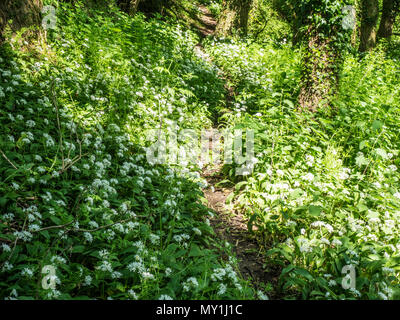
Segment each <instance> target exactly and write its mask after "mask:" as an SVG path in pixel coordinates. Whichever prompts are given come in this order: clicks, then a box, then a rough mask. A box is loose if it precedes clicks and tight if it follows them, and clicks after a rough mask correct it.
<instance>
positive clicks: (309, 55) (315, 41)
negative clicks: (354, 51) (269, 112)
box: [298, 27, 340, 112]
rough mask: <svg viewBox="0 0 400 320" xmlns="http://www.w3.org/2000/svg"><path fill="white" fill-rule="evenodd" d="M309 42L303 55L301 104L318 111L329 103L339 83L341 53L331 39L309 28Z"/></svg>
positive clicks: (302, 107) (304, 107) (307, 35)
mask: <svg viewBox="0 0 400 320" xmlns="http://www.w3.org/2000/svg"><path fill="white" fill-rule="evenodd" d="M306 37H307V38H308V43H307V47H306V52H305V55H304V57H303V66H302V74H301V83H302V88H301V90H300V94H299V98H298V99H299V104H300V108H301V109H302V110H309V111H312V112H315V111H317V110H318V109H319V108H320V107H323V106H325V105H329V104H330V102H331V98H332V97H333V96H334V94H335V93H336V92H337V88H338V85H339V71H338V66H339V64H340V61H339V60H340V54H339V53H338V52H337V50H335V48H333V47H332V45H331V42H330V40H329V39H321V38H320V37H319V35H318V33H317V32H315V31H313V30H312V27H310V28H309V30H308V32H307V34H306Z"/></svg>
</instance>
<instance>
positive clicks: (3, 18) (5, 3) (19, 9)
mask: <svg viewBox="0 0 400 320" xmlns="http://www.w3.org/2000/svg"><path fill="white" fill-rule="evenodd" d="M41 10H42V1H41V0H0V38H1V36H2V35H3V32H4V29H5V27H6V26H7V25H8V22H9V20H12V23H11V24H10V27H11V30H12V31H17V30H19V29H21V28H23V27H30V26H33V25H37V26H39V25H40V23H41V14H40V12H41Z"/></svg>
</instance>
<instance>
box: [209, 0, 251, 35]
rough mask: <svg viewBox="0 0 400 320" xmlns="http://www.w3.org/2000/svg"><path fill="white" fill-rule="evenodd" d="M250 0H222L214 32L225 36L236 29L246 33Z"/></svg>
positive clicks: (240, 32)
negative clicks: (219, 15)
mask: <svg viewBox="0 0 400 320" xmlns="http://www.w3.org/2000/svg"><path fill="white" fill-rule="evenodd" d="M252 2H253V1H252V0H224V2H223V12H222V14H221V18H220V19H219V21H218V24H217V28H216V34H219V35H224V36H225V35H229V34H232V33H233V32H234V30H237V31H238V32H239V34H241V35H247V28H248V21H249V13H250V9H251V5H252Z"/></svg>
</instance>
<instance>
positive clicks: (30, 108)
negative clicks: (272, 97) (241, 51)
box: [0, 2, 253, 299]
mask: <svg viewBox="0 0 400 320" xmlns="http://www.w3.org/2000/svg"><path fill="white" fill-rule="evenodd" d="M105 10H107V13H106V12H105ZM58 19H59V20H58V24H57V29H56V30H49V31H48V32H49V33H48V39H47V43H44V42H38V43H36V44H35V45H34V46H31V47H29V48H27V47H25V44H24V42H23V41H21V40H20V39H19V38H18V37H16V38H14V39H13V40H12V41H11V42H10V43H9V44H6V45H4V46H3V47H2V51H1V60H0V66H1V67H0V68H1V69H0V97H1V100H0V101H1V102H0V104H1V107H0V122H1V126H0V139H1V140H0V149H1V153H2V155H4V156H2V157H1V158H0V163H1V166H0V168H1V169H0V172H1V177H2V179H1V182H0V208H1V209H0V210H1V212H2V215H1V217H0V238H1V242H2V244H1V252H0V268H1V279H0V296H1V297H2V298H6V297H8V298H9V299H14V298H18V299H27V298H38V299H54V298H58V299H70V298H73V299H85V298H99V299H106V298H110V299H159V298H160V299H170V298H172V299H183V298H186V299H204V298H208V299H220V298H225V299H226V298H235V299H240V298H249V297H251V296H252V294H253V293H252V291H251V290H250V289H249V288H248V287H247V285H246V283H244V281H243V280H241V278H240V277H239V276H238V274H237V273H236V262H235V259H234V257H233V256H232V257H231V258H230V260H229V261H223V260H222V259H221V258H220V255H219V254H217V251H216V249H214V248H216V247H221V246H222V247H221V248H220V249H219V250H222V251H223V252H226V253H227V254H228V256H231V253H230V248H229V246H228V247H225V244H223V243H221V244H219V243H218V242H216V241H215V240H213V239H212V237H210V236H212V235H213V230H212V229H211V227H210V225H209V220H208V218H209V216H210V215H212V213H211V212H210V211H209V209H208V208H207V207H206V206H205V205H204V204H203V202H204V201H203V196H202V193H201V189H200V187H201V186H202V185H203V184H204V182H203V181H202V180H201V179H200V178H199V175H198V173H196V171H194V170H189V169H188V168H178V167H173V166H170V167H167V166H162V165H157V166H151V165H150V164H149V163H148V162H147V160H146V156H145V153H144V150H143V146H144V145H145V143H146V142H145V141H146V139H145V138H146V137H145V135H144V133H145V130H146V129H148V128H155V127H156V126H157V125H158V124H159V123H160V122H163V126H166V125H167V124H168V123H170V122H171V121H172V120H175V121H179V125H180V126H181V127H185V126H189V125H190V128H200V127H202V126H208V125H209V123H210V120H209V116H210V112H211V111H210V110H213V109H214V108H216V105H217V104H218V103H219V102H220V100H221V97H223V86H222V83H221V81H220V80H219V79H218V78H217V75H216V70H214V69H213V68H212V67H210V66H209V65H208V64H206V63H205V62H203V61H202V60H201V59H199V58H197V57H196V56H195V55H194V53H193V50H192V48H193V46H194V45H195V44H196V41H197V39H196V36H194V34H193V33H191V32H189V31H184V30H182V28H181V27H180V26H179V25H178V24H175V23H173V22H171V23H166V22H161V21H158V20H150V21H145V20H144V19H143V17H142V16H141V15H136V16H135V17H134V18H130V17H128V16H126V15H125V14H123V13H121V12H120V11H119V10H118V9H117V8H116V7H114V6H109V7H108V8H104V10H95V9H91V10H86V9H85V6H84V5H83V3H80V2H75V5H74V6H72V5H68V4H62V5H60V6H59V7H58ZM147 143H149V142H147ZM218 252H220V251H218ZM47 265H50V266H54V267H55V268H56V275H55V277H56V278H55V279H56V288H55V289H53V290H50V291H49V290H45V289H43V288H42V284H41V281H42V278H43V276H44V275H45V274H42V273H41V272H42V268H43V267H44V266H47Z"/></svg>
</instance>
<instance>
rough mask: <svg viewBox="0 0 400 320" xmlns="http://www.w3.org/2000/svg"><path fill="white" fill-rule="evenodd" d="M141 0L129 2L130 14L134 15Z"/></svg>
mask: <svg viewBox="0 0 400 320" xmlns="http://www.w3.org/2000/svg"><path fill="white" fill-rule="evenodd" d="M139 3H140V0H131V1H130V3H129V14H130V15H134V14H135V13H136V11H137V9H138V7H139Z"/></svg>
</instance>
